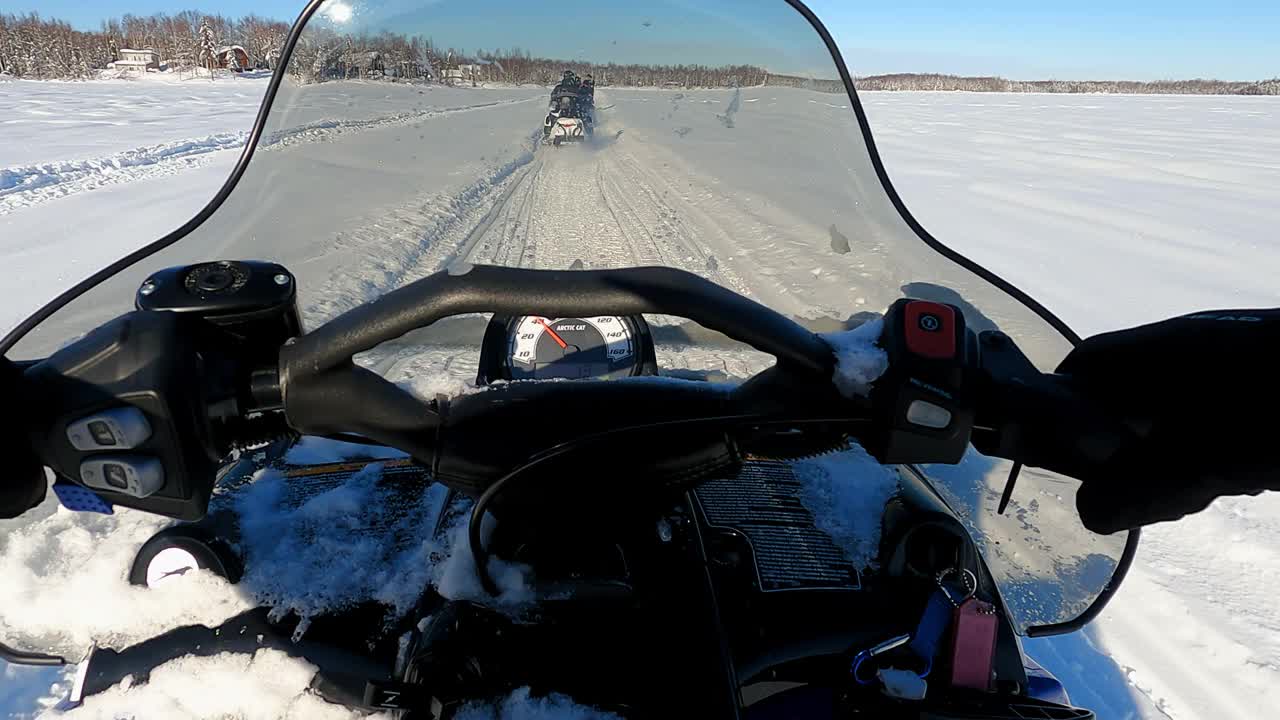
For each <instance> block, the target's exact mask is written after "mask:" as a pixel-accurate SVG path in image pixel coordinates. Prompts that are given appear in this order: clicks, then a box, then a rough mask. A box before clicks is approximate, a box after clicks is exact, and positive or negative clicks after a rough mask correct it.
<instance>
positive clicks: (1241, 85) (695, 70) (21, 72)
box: [0, 10, 1280, 95]
mask: <svg viewBox="0 0 1280 720" xmlns="http://www.w3.org/2000/svg"><path fill="white" fill-rule="evenodd" d="M288 33H289V25H288V23H284V22H280V21H278V20H270V19H266V18H261V17H258V16H256V15H248V16H245V17H242V18H239V19H232V18H226V17H223V16H221V15H209V14H204V13H200V12H197V11H194V10H187V11H184V12H179V13H177V14H174V15H169V14H165V13H157V14H155V15H151V16H148V17H139V16H135V15H125V16H124V17H121V18H112V19H109V20H106V21H105V22H103V23H102V27H101V29H100V30H96V31H81V30H76V29H74V28H72V27H71V25H70V24H68V23H66V22H63V21H61V20H48V19H44V18H42V17H40V16H39V15H37V14H35V13H32V14H29V15H12V14H0V74H7V75H9V76H12V77H20V78H32V79H83V78H90V77H93V76H94V75H95V74H96V72H97V71H98V70H100V69H102V68H105V67H106V66H107V64H108V63H110V62H112V61H113V60H116V59H118V58H119V51H120V50H121V49H122V48H133V49H153V50H155V51H156V52H157V54H158V56H159V60H160V61H162V62H167V63H168V64H169V65H170V66H171V67H192V66H203V67H212V66H213V65H214V63H215V60H214V57H213V55H214V54H215V53H216V50H217V49H218V48H220V47H223V46H227V45H239V46H241V47H243V48H244V49H245V51H246V53H247V54H248V56H249V58H250V62H251V63H252V64H253V65H254V66H256V67H269V68H274V67H275V65H276V62H277V60H278V58H279V55H280V52H281V50H282V48H283V45H284V41H285V38H286V37H287V35H288ZM566 69H568V70H573V71H574V72H576V73H577V74H578V75H581V76H585V75H587V74H591V75H593V76H594V78H595V81H596V84H597V85H600V86H609V85H614V86H626V87H663V86H673V87H682V88H688V87H709V88H716V87H751V86H761V85H768V86H784V87H801V88H807V89H811V90H818V91H822V92H832V93H842V92H844V85H843V84H842V83H841V82H840V81H839V80H833V79H813V78H806V77H800V76H796V75H786V74H777V73H771V72H769V71H768V70H766V69H765V68H761V67H756V66H752V65H734V66H721V67H711V66H705V65H689V64H668V65H656V64H618V63H606V64H601V63H583V62H575V61H566V60H557V59H553V58H545V57H536V56H534V55H533V54H531V53H530V52H528V51H527V50H523V49H520V48H511V49H506V50H492V51H484V50H478V51H474V52H467V51H464V50H461V49H458V48H451V47H450V48H441V47H439V46H437V45H436V44H435V42H434V41H433V40H432V39H431V38H429V37H423V36H421V35H415V36H406V35H403V34H397V33H390V32H384V33H380V34H377V35H370V34H365V35H358V36H357V35H350V34H339V33H336V32H334V31H332V30H330V29H327V28H316V27H312V28H308V29H307V31H306V32H304V33H303V34H302V37H301V38H300V39H299V42H298V44H297V46H296V47H295V48H294V57H293V59H292V61H291V62H290V68H289V71H290V73H291V74H292V75H293V76H294V78H295V79H296V80H298V81H300V82H323V81H326V80H333V79H341V78H353V77H359V78H366V79H377V78H383V79H395V80H401V79H404V80H429V81H437V82H462V83H468V84H479V83H494V82H501V83H510V84H535V85H550V84H553V83H555V82H556V81H557V80H558V79H559V78H560V75H561V73H562V72H563V71H564V70H566ZM855 86H856V87H857V88H858V89H859V90H863V91H877V90H898V91H903V90H943V91H945V90H963V91H970V92H1043V93H1135V94H1184V95H1186V94H1190V95H1280V78H1276V79H1272V80H1264V81H1259V82H1229V81H1222V80H1202V79H1195V80H1160V81H1153V82H1133V81H1123V80H1104V81H1076V80H1029V81H1028V80H1008V79H1006V78H1001V77H966V76H958V75H943V74H929V73H898V74H889V75H871V76H866V77H860V78H857V79H856V80H855Z"/></svg>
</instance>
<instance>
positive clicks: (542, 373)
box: [506, 315, 639, 380]
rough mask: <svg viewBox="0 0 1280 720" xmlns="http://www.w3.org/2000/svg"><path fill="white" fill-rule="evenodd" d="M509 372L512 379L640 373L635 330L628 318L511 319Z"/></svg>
mask: <svg viewBox="0 0 1280 720" xmlns="http://www.w3.org/2000/svg"><path fill="white" fill-rule="evenodd" d="M508 333H509V334H508V340H507V349H508V352H507V363H506V365H507V371H508V377H509V378H510V379H512V380H546V379H552V378H562V379H580V378H615V377H627V376H630V375H634V374H636V370H637V368H638V364H639V363H638V357H639V354H638V353H637V348H636V331H635V328H633V327H632V324H631V321H630V320H629V319H628V318H622V317H613V316H603V315H602V316H599V317H581V318H549V317H540V316H536V315H527V316H525V317H521V318H516V319H515V320H514V321H512V323H511V325H510V329H509V331H508Z"/></svg>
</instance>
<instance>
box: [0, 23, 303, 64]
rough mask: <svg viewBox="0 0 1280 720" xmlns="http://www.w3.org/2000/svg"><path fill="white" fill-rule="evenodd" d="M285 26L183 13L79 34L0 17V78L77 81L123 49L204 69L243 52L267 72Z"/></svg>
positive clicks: (285, 32) (55, 25) (52, 25)
mask: <svg viewBox="0 0 1280 720" xmlns="http://www.w3.org/2000/svg"><path fill="white" fill-rule="evenodd" d="M288 34H289V24H288V23H284V22H280V21H278V20H269V19H266V18H261V17H258V16H256V15H247V16H245V17H242V18H239V19H230V18H226V17H223V16H221V15H208V14H204V13H200V12H196V11H194V10H187V11H184V12H180V13H177V14H176V15H167V14H164V13H157V14H155V15H151V16H149V17H139V16H136V15H125V16H124V17H121V18H112V19H109V20H106V21H105V22H103V23H102V28H101V29H100V30H91V31H82V30H76V29H75V28H73V27H71V25H70V24H69V23H66V22H63V21H61V20H49V19H45V18H42V17H40V16H39V15H38V14H35V13H31V14H29V15H12V14H0V74H7V75H10V76H13V77H19V78H29V79H35V80H77V79H87V78H91V77H93V76H94V75H95V74H96V72H97V71H98V70H100V69H103V68H105V67H106V66H107V63H110V62H112V61H114V60H118V59H119V52H120V50H121V49H122V48H131V49H138V50H141V49H151V50H155V51H156V53H157V55H158V56H159V59H160V60H162V61H166V62H168V63H169V64H170V65H171V66H173V67H193V66H204V67H209V66H210V65H211V64H212V58H211V57H210V55H211V52H213V51H216V50H217V49H218V48H221V47H223V46H227V45H239V46H241V47H243V48H244V49H245V51H246V53H247V54H248V55H249V57H250V58H251V59H252V61H253V62H254V63H255V64H257V65H261V66H264V67H269V66H271V64H272V63H273V62H274V59H275V58H277V57H278V56H279V53H280V49H281V48H282V47H283V45H284V40H285V37H287V36H288Z"/></svg>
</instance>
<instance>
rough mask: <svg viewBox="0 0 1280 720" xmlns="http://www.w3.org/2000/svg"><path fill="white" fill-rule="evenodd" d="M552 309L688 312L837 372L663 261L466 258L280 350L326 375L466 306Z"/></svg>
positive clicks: (792, 336)
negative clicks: (550, 262) (535, 264)
mask: <svg viewBox="0 0 1280 720" xmlns="http://www.w3.org/2000/svg"><path fill="white" fill-rule="evenodd" d="M479 312H493V313H498V314H503V315H528V314H531V313H536V314H540V315H548V316H559V317H565V316H577V315H636V314H640V313H658V314H664V315H676V316H679V317H684V318H688V319H690V320H693V321H694V322H697V323H698V324H700V325H703V326H704V327H707V328H710V329H712V330H715V331H718V332H721V333H723V334H725V335H727V336H729V337H730V338H733V339H734V340H738V341H741V342H744V343H747V344H748V345H751V346H752V347H754V348H756V349H758V350H761V351H763V352H767V353H769V354H771V355H773V356H774V357H776V358H777V359H778V362H779V364H780V365H785V366H787V367H790V368H794V369H799V370H802V371H805V372H808V373H812V374H814V375H820V376H824V377H830V375H831V371H832V367H833V364H834V359H833V357H832V355H831V351H830V349H829V348H828V347H827V345H826V344H825V343H823V342H822V340H821V339H819V338H818V336H816V335H814V334H813V333H812V332H810V331H808V330H806V329H805V328H803V327H801V326H800V325H798V324H797V323H795V322H794V321H792V320H790V319H788V318H786V317H784V316H783V315H780V314H779V313H777V312H774V311H773V310H770V309H769V308H767V307H765V306H763V305H761V304H759V303H757V302H755V301H752V300H748V299H746V298H744V297H742V296H741V295H738V294H737V293H734V292H733V291H731V290H728V289H726V288H723V287H721V286H719V285H717V284H715V283H713V282H711V281H709V280H706V279H704V278H702V277H699V276H697V275H694V274H693V273H689V272H685V271H683V270H677V269H674V268H666V267H644V268H627V269H621V270H588V271H581V270H574V271H564V270H531V269H525V268H509V267H497V266H491V265H477V266H466V267H463V268H460V269H451V270H449V271H447V272H439V273H436V274H434V275H431V276H428V277H425V278H422V279H421V280H418V281H416V282H413V283H411V284H409V285H406V286H405V287H402V288H399V289H397V290H394V291H392V292H390V293H387V294H386V295H384V296H383V297H381V298H379V299H378V300H376V301H374V302H371V303H368V304H365V305H362V306H360V307H357V308H355V309H353V310H351V311H349V312H347V313H344V314H343V315H340V316H339V317H337V318H334V319H333V320H331V321H329V322H328V323H326V324H325V325H323V326H321V327H320V328H317V329H316V330H315V331H313V332H311V333H308V334H306V335H303V336H302V337H299V338H297V339H296V341H294V342H293V343H292V344H290V345H288V346H286V347H285V348H284V349H283V350H282V352H281V360H282V362H284V363H286V364H288V365H289V366H290V369H289V373H290V375H291V376H292V377H298V376H299V374H320V373H323V372H325V371H326V370H330V369H333V368H336V367H338V366H340V365H342V364H344V363H347V362H349V361H350V358H351V357H352V356H353V355H355V354H356V353H360V352H364V351H366V350H370V349H372V348H374V347H375V346H377V345H379V344H380V343H384V342H386V341H388V340H393V339H395V338H397V337H400V336H401V335H404V334H405V333H407V332H409V331H411V330H415V329H417V328H421V327H425V326H427V325H430V324H432V323H434V322H436V321H438V320H441V319H443V318H446V317H449V316H452V315H459V314H464V313H479Z"/></svg>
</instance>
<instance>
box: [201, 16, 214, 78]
mask: <svg viewBox="0 0 1280 720" xmlns="http://www.w3.org/2000/svg"><path fill="white" fill-rule="evenodd" d="M199 61H200V65H201V66H202V67H204V68H205V69H206V70H208V71H209V76H210V77H213V71H214V69H215V68H217V67H218V41H217V40H216V39H214V37H213V26H212V25H210V24H209V18H207V17H205V18H202V19H201V20H200V55H199Z"/></svg>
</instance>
